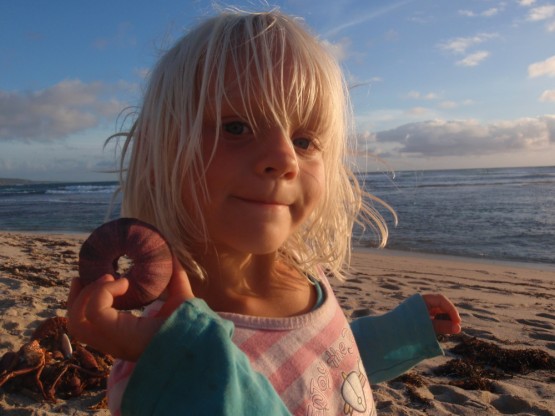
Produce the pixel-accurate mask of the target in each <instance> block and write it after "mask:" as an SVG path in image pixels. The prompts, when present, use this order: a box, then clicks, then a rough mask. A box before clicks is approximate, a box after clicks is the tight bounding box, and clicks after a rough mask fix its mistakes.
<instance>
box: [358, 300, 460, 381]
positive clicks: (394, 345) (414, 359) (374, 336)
mask: <svg viewBox="0 0 555 416" xmlns="http://www.w3.org/2000/svg"><path fill="white" fill-rule="evenodd" d="M443 314H447V315H449V318H450V320H445V319H437V320H436V319H435V317H436V316H438V315H443ZM442 317H443V316H442ZM460 323H461V319H460V317H459V314H458V312H457V309H456V308H455V306H454V305H453V304H452V303H451V302H450V301H449V300H448V299H447V298H446V297H445V296H443V295H424V296H421V295H414V296H412V297H410V298H409V299H407V300H405V301H404V302H403V303H401V304H400V305H399V306H398V307H397V308H395V309H393V310H392V311H390V312H388V313H386V314H384V315H379V316H366V317H363V318H359V319H357V320H355V321H353V322H352V323H351V328H352V330H353V334H354V336H355V340H356V342H357V346H358V348H359V350H360V355H361V357H362V361H363V363H364V367H365V369H366V373H367V375H368V378H369V379H370V380H371V382H372V383H380V382H382V381H387V380H391V379H393V378H395V377H397V376H399V375H401V374H403V373H404V372H406V371H407V370H409V369H410V368H412V367H413V366H415V365H416V364H418V363H419V362H420V361H422V360H424V359H426V358H432V357H435V356H437V355H442V354H443V350H442V349H441V347H440V345H439V344H438V342H437V339H436V333H437V334H449V333H458V332H460V330H461V327H460Z"/></svg>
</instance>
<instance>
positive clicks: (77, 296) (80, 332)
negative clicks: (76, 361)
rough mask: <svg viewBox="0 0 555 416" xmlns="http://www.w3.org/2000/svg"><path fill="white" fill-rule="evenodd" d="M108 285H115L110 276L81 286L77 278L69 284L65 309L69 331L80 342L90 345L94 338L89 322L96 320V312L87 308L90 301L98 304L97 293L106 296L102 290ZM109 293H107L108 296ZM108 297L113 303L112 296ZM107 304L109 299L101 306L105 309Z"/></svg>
mask: <svg viewBox="0 0 555 416" xmlns="http://www.w3.org/2000/svg"><path fill="white" fill-rule="evenodd" d="M110 283H115V282H114V278H113V277H112V276H110V275H105V276H102V277H101V278H99V279H98V280H96V281H95V282H93V283H91V284H88V285H83V283H82V282H81V281H80V280H79V279H78V278H76V279H73V280H72V282H71V286H70V292H69V297H68V308H67V317H68V321H69V322H68V323H69V331H70V333H71V335H72V336H74V337H75V338H77V339H79V340H80V341H82V342H85V343H90V341H91V339H93V338H94V336H95V335H94V331H93V328H92V325H91V320H92V321H94V320H95V319H96V312H97V311H92V310H91V308H90V306H89V304H90V302H91V299H93V301H94V302H96V303H97V304H98V300H97V297H98V296H99V294H98V292H101V296H107V295H106V293H104V291H105V290H106V289H104V286H105V285H109V284H110ZM123 284H125V282H123ZM119 285H121V283H119ZM116 287H117V285H116ZM120 290H121V289H120ZM117 292H118V291H117V290H116V293H117ZM109 293H110V292H108V294H109ZM110 296H111V302H113V296H114V295H110ZM110 296H109V297H110ZM109 302H110V299H108V300H107V299H104V300H103V301H102V304H103V305H104V306H103V307H104V308H105V307H106V304H108V303H109Z"/></svg>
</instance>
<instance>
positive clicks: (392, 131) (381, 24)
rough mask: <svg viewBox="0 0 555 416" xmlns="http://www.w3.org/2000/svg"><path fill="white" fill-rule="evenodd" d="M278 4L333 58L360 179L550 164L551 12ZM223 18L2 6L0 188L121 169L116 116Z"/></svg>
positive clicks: (462, 4)
mask: <svg viewBox="0 0 555 416" xmlns="http://www.w3.org/2000/svg"><path fill="white" fill-rule="evenodd" d="M217 4H219V5H224V6H227V5H233V6H238V7H240V8H246V9H255V10H256V9H260V8H264V6H263V3H262V2H260V1H252V0H251V1H248V2H247V1H237V2H229V3H223V2H221V3H217ZM261 5H262V6H261ZM270 5H272V6H278V7H279V8H280V9H281V10H282V11H284V12H286V13H290V14H293V15H296V16H299V17H302V18H303V19H304V20H305V21H306V23H307V24H308V25H309V26H310V27H311V28H312V30H313V31H314V32H315V33H316V34H317V35H318V36H319V37H320V39H321V40H322V42H324V43H325V44H326V45H327V46H328V47H329V48H331V49H332V51H333V52H334V53H335V54H336V56H337V57H338V59H340V61H341V64H342V66H343V68H344V70H345V73H346V77H347V79H348V81H349V83H350V85H351V86H352V88H351V91H352V100H353V104H354V111H355V116H356V125H357V137H356V140H357V143H358V156H356V162H357V163H358V165H359V167H360V169H361V170H370V171H375V170H385V169H389V168H392V169H395V170H414V169H441V168H472V167H499V166H535V165H554V164H555V2H551V1H546V0H506V1H496V0H449V1H442V0H436V1H429V0H401V1H395V0H372V1H369V0H352V1H349V0H342V1H338V0H317V1H316V0H283V1H278V2H274V3H270ZM215 10H216V8H215V7H214V3H213V2H208V1H177V0H159V1H156V2H155V1H145V0H134V1H131V0H120V1H108V0H98V1H94V2H85V1H75V0H71V1H70V0H57V1H49V2H47V1H38V0H28V1H27V0H21V1H1V2H0V38H1V39H2V42H0V68H1V69H0V177H17V178H27V179H38V180H72V181H80V180H111V179H113V178H114V176H113V175H110V174H106V173H100V172H102V171H105V170H106V169H109V167H110V166H113V162H114V150H115V149H114V148H113V147H107V148H106V149H103V144H104V140H105V139H106V138H107V137H108V136H109V135H110V134H112V133H114V132H116V131H117V127H118V125H117V119H118V114H119V113H120V111H121V110H122V109H123V108H125V107H127V106H133V105H137V104H138V103H139V102H140V97H141V91H142V89H143V87H144V82H145V77H146V76H147V74H148V70H149V68H151V67H152V65H153V64H154V62H155V61H156V59H157V57H158V56H159V55H160V53H161V51H163V50H164V49H165V48H167V47H168V46H170V45H171V44H172V43H173V41H175V40H176V39H177V38H178V37H179V36H180V35H182V34H183V33H184V32H185V31H186V30H187V28H188V27H190V26H191V25H193V24H195V23H196V22H198V21H199V20H200V19H202V18H203V17H206V16H208V15H211V14H213V13H214V12H215ZM368 152H371V154H372V155H377V156H379V160H378V158H376V157H374V156H369V157H368V156H365V155H367V154H368Z"/></svg>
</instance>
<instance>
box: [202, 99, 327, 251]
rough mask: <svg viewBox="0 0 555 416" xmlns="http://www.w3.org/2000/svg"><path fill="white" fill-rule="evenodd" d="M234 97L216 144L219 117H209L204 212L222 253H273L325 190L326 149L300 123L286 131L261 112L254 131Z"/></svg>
mask: <svg viewBox="0 0 555 416" xmlns="http://www.w3.org/2000/svg"><path fill="white" fill-rule="evenodd" d="M228 97H229V102H225V100H224V103H222V112H221V120H220V123H221V127H220V131H219V140H218V144H217V146H216V148H215V149H214V146H215V136H216V129H217V128H218V122H217V120H210V119H208V120H206V121H205V126H204V134H203V147H204V154H205V160H206V161H207V160H209V158H210V156H211V155H212V151H213V150H214V153H213V157H212V159H211V161H210V163H209V165H208V168H207V171H206V183H207V187H208V192H209V197H210V200H209V202H207V203H205V204H204V206H203V212H202V215H203V217H204V219H205V222H206V226H207V230H208V234H209V237H210V239H211V242H212V243H213V244H214V245H215V246H216V248H217V249H218V251H219V252H223V251H225V252H227V253H229V254H231V253H234V252H236V253H244V254H247V253H248V254H259V255H262V254H269V253H273V252H275V251H276V250H278V248H279V247H280V246H281V245H282V244H283V243H284V242H285V241H286V240H287V238H288V237H289V236H290V235H291V234H292V233H293V232H294V231H296V230H297V229H298V228H299V227H300V226H301V224H302V223H303V222H304V221H305V220H306V219H307V217H308V216H309V215H310V213H311V212H312V211H313V210H314V208H315V207H316V206H317V204H318V202H319V201H320V199H321V197H322V195H323V193H324V180H325V175H324V166H323V161H322V153H321V151H320V149H319V145H318V141H317V140H316V138H313V137H310V135H309V134H308V133H309V132H308V131H304V130H303V128H302V127H299V126H294V125H293V126H291V127H290V128H288V129H287V131H283V129H282V128H281V127H280V126H276V125H272V124H271V123H268V121H267V120H264V119H261V118H263V116H262V115H261V116H260V117H257V120H256V121H257V129H256V131H255V130H254V129H253V127H251V126H250V125H249V123H248V122H247V121H246V120H247V117H246V115H243V114H241V112H240V111H237V110H236V109H240V108H242V105H241V98H240V95H239V94H234V93H233V91H231V92H230V94H229V95H228ZM235 97H236V98H235ZM255 117H256V114H255ZM274 124H275V123H274Z"/></svg>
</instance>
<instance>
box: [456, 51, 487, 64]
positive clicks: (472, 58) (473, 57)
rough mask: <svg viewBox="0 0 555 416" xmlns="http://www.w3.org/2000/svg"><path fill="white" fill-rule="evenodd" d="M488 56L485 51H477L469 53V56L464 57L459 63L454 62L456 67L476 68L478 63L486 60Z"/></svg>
mask: <svg viewBox="0 0 555 416" xmlns="http://www.w3.org/2000/svg"><path fill="white" fill-rule="evenodd" d="M488 56H489V52H487V51H478V52H474V53H471V54H470V55H468V56H466V57H465V58H463V59H461V60H460V61H457V62H456V65H458V66H477V65H478V64H479V63H480V62H482V61H483V60H484V59H486V58H487V57H488Z"/></svg>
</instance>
